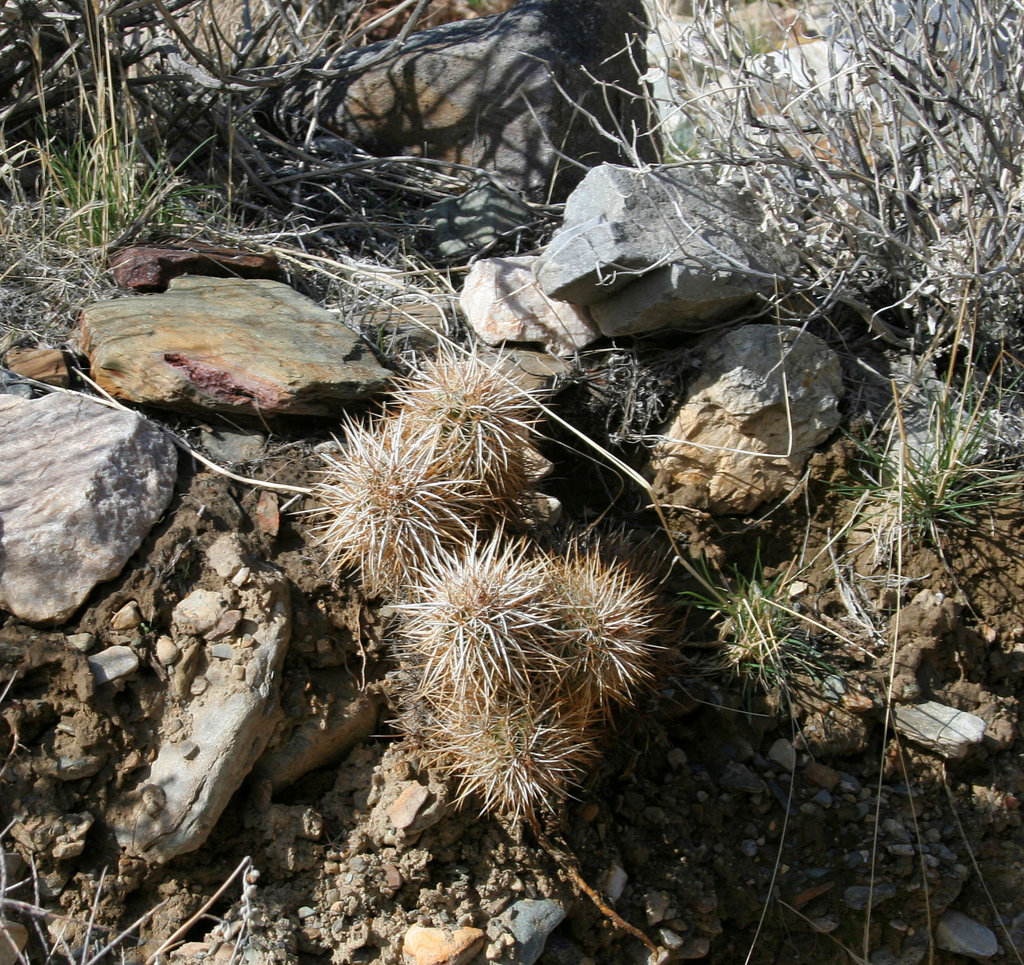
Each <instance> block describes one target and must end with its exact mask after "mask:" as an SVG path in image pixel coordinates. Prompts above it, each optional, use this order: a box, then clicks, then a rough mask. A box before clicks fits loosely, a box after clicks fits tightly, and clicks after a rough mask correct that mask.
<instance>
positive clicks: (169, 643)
mask: <svg viewBox="0 0 1024 965" xmlns="http://www.w3.org/2000/svg"><path fill="white" fill-rule="evenodd" d="M180 656H181V651H180V650H179V649H178V648H177V647H176V646H175V644H174V641H173V640H172V639H171V638H170V637H169V636H167V634H164V635H163V636H160V637H158V638H157V641H156V659H157V660H158V661H159V662H160V666H162V667H172V666H174V664H176V663H177V662H178V658H179V657H180Z"/></svg>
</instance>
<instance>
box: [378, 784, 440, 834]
mask: <svg viewBox="0 0 1024 965" xmlns="http://www.w3.org/2000/svg"><path fill="white" fill-rule="evenodd" d="M429 798H430V791H429V790H428V789H427V788H426V787H425V786H424V785H422V784H420V783H419V782H418V781H413V782H412V783H410V784H409V785H408V786H407V787H406V788H405V790H403V791H402V793H401V794H399V795H398V798H397V799H396V801H395V803H394V804H392V805H391V807H390V808H389V809H388V818H389V819H390V821H391V824H392V825H393V826H394V827H395V828H397V829H398V830H399V831H401V830H404V829H405V828H408V827H410V826H411V825H412V823H413V821H415V820H416V815H417V814H418V813H419V810H420V808H421V807H423V805H424V804H426V803H427V801H428V800H429Z"/></svg>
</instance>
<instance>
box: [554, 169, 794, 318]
mask: <svg viewBox="0 0 1024 965" xmlns="http://www.w3.org/2000/svg"><path fill="white" fill-rule="evenodd" d="M791 261H792V259H791V256H789V255H788V254H787V253H786V252H785V251H784V250H783V249H781V248H780V247H779V246H778V245H777V243H775V242H774V241H773V240H771V239H770V238H769V237H768V236H766V235H765V234H763V233H762V232H761V230H760V218H759V217H758V215H757V211H756V209H755V207H754V205H753V204H752V203H751V202H750V200H749V199H747V198H746V197H745V196H744V195H743V194H741V193H740V192H739V191H738V190H736V189H734V188H731V187H729V186H727V185H722V184H719V183H717V182H716V181H715V180H714V179H713V178H712V177H710V176H709V175H708V174H706V173H704V172H703V171H701V170H698V169H697V168H694V167H674V168H673V167H659V168H650V169H646V170H637V169H634V168H627V167H622V166H619V165H614V164H605V165H602V166H601V167H598V168H595V169H594V170H593V171H590V172H589V173H588V174H587V176H586V177H585V178H584V179H583V181H582V182H581V183H580V185H579V186H578V187H577V188H576V190H575V191H574V192H573V193H572V195H571V196H570V198H569V200H568V202H567V203H566V206H565V217H564V222H563V225H562V227H561V228H560V229H559V230H558V231H556V232H555V234H554V236H553V237H552V239H551V242H550V244H549V245H548V247H547V249H546V250H545V251H544V252H543V253H542V254H541V256H540V258H539V260H538V262H537V265H536V267H535V269H534V271H535V273H536V276H537V281H538V282H539V284H540V287H541V288H542V289H543V291H544V292H545V293H546V294H547V295H549V296H550V297H552V298H558V299H562V300H564V301H569V302H573V303H575V304H577V305H591V306H595V309H594V312H595V314H594V320H595V321H596V322H597V324H598V326H599V327H600V328H601V330H602V331H603V332H604V333H605V334H606V335H622V334H628V333H630V332H634V331H649V330H651V329H653V328H663V327H673V325H674V324H675V323H674V321H673V319H674V317H677V318H678V319H679V321H680V322H681V323H683V324H684V325H685V324H690V323H692V322H693V321H694V320H695V319H696V320H700V319H707V318H715V317H720V316H721V315H722V314H724V313H726V312H728V311H729V310H731V309H734V308H736V307H737V306H740V305H742V303H743V302H745V301H748V300H749V299H750V298H752V297H753V296H754V295H756V294H759V293H762V294H764V293H768V292H771V291H772V290H773V288H774V286H775V284H776V278H777V276H778V275H779V274H780V272H782V271H783V270H784V269H785V267H786V266H787V265H790V264H791ZM634 286H638V287H636V288H635V289H634ZM631 289H633V290H632V291H631ZM617 293H618V294H617ZM616 294H617V299H613V296H616ZM606 300H607V301H606ZM598 303H605V304H603V305H602V307H601V308H597V307H596V306H597V305H598ZM646 316H649V317H646Z"/></svg>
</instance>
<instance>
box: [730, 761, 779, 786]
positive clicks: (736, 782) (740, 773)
mask: <svg viewBox="0 0 1024 965" xmlns="http://www.w3.org/2000/svg"><path fill="white" fill-rule="evenodd" d="M720 783H721V785H722V787H724V788H725V789H726V790H729V791H746V792H747V793H748V794H760V793H762V792H763V791H765V790H766V789H767V787H768V785H767V784H765V782H764V781H762V780H761V778H759V777H758V776H757V775H756V774H755V773H754V772H753V771H752V770H751V769H750V768H749V767H747V766H746V765H745V764H738V763H737V762H736V761H730V762H729V763H728V764H726V765H725V769H724V770H723V771H722V777H721V782H720Z"/></svg>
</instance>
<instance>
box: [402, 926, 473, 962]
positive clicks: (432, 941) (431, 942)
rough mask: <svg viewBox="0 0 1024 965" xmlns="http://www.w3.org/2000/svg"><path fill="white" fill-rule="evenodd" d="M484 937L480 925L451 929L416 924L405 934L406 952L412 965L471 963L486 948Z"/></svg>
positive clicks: (403, 949)
mask: <svg viewBox="0 0 1024 965" xmlns="http://www.w3.org/2000/svg"><path fill="white" fill-rule="evenodd" d="M484 937H485V936H484V933H483V932H482V931H481V930H480V929H479V928H460V929H458V930H457V931H454V932H448V931H447V930H445V929H442V928H425V927H424V926H422V925H413V926H412V927H411V928H410V929H409V930H408V931H407V932H406V933H405V940H404V941H403V942H402V953H403V954H404V955H405V956H406V960H407V961H408V962H410V963H411V965H467V963H468V962H470V961H472V959H473V958H474V957H475V956H476V954H477V952H479V951H480V949H481V948H483V945H484Z"/></svg>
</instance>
